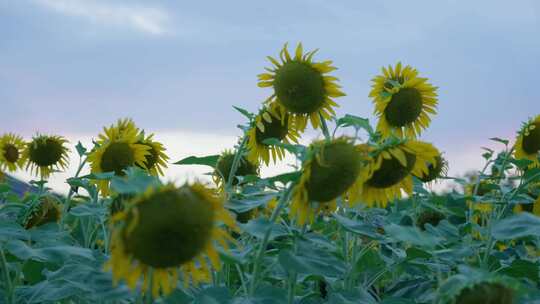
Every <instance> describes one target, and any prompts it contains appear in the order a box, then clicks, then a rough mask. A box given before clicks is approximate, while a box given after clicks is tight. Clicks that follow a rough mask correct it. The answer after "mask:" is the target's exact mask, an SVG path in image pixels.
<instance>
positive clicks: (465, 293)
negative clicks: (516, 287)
mask: <svg viewBox="0 0 540 304" xmlns="http://www.w3.org/2000/svg"><path fill="white" fill-rule="evenodd" d="M513 294H514V293H513V290H512V289H511V288H509V287H507V286H505V285H503V284H501V283H498V282H481V283H478V284H475V285H473V286H471V287H468V288H464V289H462V290H461V291H460V293H459V294H458V296H457V297H456V298H455V299H454V301H455V302H454V303H456V304H478V303H485V304H512V303H514V300H513V298H514V295H513Z"/></svg>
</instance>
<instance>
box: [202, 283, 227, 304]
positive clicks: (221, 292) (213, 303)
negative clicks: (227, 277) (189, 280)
mask: <svg viewBox="0 0 540 304" xmlns="http://www.w3.org/2000/svg"><path fill="white" fill-rule="evenodd" d="M231 301H232V296H231V294H230V292H229V289H228V288H226V287H207V288H205V289H203V290H202V291H201V292H199V293H198V294H197V295H196V296H195V300H194V301H193V304H227V303H231Z"/></svg>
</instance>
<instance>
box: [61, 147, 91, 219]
mask: <svg viewBox="0 0 540 304" xmlns="http://www.w3.org/2000/svg"><path fill="white" fill-rule="evenodd" d="M87 159H88V157H85V158H84V159H82V157H79V167H78V168H77V171H76V172H75V176H74V177H73V178H78V177H79V174H81V171H82V168H83V167H84V165H85V164H86V161H87ZM74 193H75V191H73V187H69V192H68V195H67V197H66V200H65V201H64V206H63V207H62V216H61V217H60V228H62V227H63V226H64V218H65V214H66V213H67V212H68V211H69V209H70V205H71V198H72V197H73V194H74Z"/></svg>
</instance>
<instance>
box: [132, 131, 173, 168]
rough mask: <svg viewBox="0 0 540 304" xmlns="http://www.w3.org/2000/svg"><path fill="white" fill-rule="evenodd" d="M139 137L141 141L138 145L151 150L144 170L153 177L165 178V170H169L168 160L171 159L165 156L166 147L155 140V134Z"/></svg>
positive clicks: (146, 157) (146, 158)
mask: <svg viewBox="0 0 540 304" xmlns="http://www.w3.org/2000/svg"><path fill="white" fill-rule="evenodd" d="M139 137H140V140H139V141H137V143H138V144H141V145H145V146H147V147H149V148H150V150H149V151H148V152H149V153H148V154H147V155H146V156H145V161H144V168H145V169H146V170H147V171H148V172H149V173H150V174H152V175H155V176H157V175H162V176H163V169H166V168H167V160H169V157H168V156H167V154H165V150H166V149H165V147H164V146H163V144H162V143H160V142H157V141H155V140H154V139H153V137H154V134H150V135H149V136H145V135H144V133H142V134H141V135H140V136H139ZM141 168H143V167H141Z"/></svg>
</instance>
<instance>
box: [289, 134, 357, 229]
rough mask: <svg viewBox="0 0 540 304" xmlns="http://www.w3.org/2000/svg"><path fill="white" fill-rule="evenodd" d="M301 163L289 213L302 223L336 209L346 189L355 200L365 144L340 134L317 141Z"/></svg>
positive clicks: (350, 197)
mask: <svg viewBox="0 0 540 304" xmlns="http://www.w3.org/2000/svg"><path fill="white" fill-rule="evenodd" d="M308 155H309V157H308V158H307V160H305V161H304V162H303V163H302V175H301V177H300V181H299V182H298V184H297V185H296V186H295V187H294V188H293V192H292V203H291V210H290V214H291V217H293V218H296V220H297V222H298V224H299V225H303V224H304V223H306V222H309V223H311V222H313V220H314V218H315V215H317V214H319V213H321V212H332V211H334V210H335V209H336V207H337V204H336V199H337V198H338V197H339V196H340V195H342V194H344V193H347V194H348V197H349V201H354V200H355V198H356V196H357V195H358V189H359V186H360V179H359V177H360V175H361V174H360V173H361V171H362V169H363V158H364V155H365V146H363V145H354V144H353V142H352V140H351V139H348V138H346V137H341V138H337V139H334V140H332V141H325V140H322V141H315V142H314V143H312V144H311V145H310V146H309V150H308Z"/></svg>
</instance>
